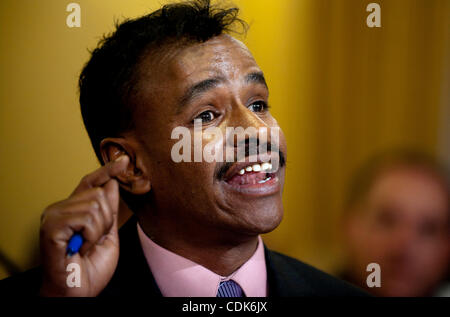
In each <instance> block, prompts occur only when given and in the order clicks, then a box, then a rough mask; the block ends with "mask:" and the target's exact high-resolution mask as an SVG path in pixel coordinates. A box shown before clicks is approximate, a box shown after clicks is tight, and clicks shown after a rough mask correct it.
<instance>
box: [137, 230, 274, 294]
mask: <svg viewBox="0 0 450 317" xmlns="http://www.w3.org/2000/svg"><path fill="white" fill-rule="evenodd" d="M137 230H138V234H139V240H140V242H141V246H142V249H143V251H144V255H145V258H146V259H147V263H148V266H149V267H150V270H151V271H152V274H153V277H154V278H155V281H156V284H158V287H159V289H160V291H161V293H162V295H163V296H166V297H216V295H217V290H218V288H219V284H220V282H222V281H227V280H230V279H231V280H233V281H235V282H236V283H238V284H239V286H241V288H242V290H243V291H244V293H245V296H247V297H266V296H267V270H266V261H265V257H264V246H263V242H262V239H261V237H259V236H258V247H257V248H256V251H255V253H254V254H253V255H252V257H251V258H250V259H249V260H248V261H247V262H245V263H244V264H243V265H242V266H241V267H240V268H239V269H237V270H236V271H235V272H233V273H232V274H231V275H229V276H220V275H218V274H216V273H214V272H212V271H210V270H208V269H207V268H205V267H204V266H201V265H200V264H197V263H195V262H192V261H191V260H188V259H186V258H184V257H182V256H180V255H178V254H175V253H173V252H171V251H169V250H167V249H164V248H163V247H161V246H159V245H157V244H156V243H155V242H153V241H152V240H151V239H150V238H149V237H148V236H147V235H146V234H145V233H144V231H143V230H142V229H141V227H140V226H139V224H138V225H137Z"/></svg>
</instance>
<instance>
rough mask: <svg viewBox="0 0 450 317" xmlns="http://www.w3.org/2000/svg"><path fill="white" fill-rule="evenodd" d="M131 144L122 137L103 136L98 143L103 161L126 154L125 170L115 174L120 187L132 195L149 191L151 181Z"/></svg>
mask: <svg viewBox="0 0 450 317" xmlns="http://www.w3.org/2000/svg"><path fill="white" fill-rule="evenodd" d="M135 148H136V146H133V144H131V143H130V142H129V140H126V139H124V138H105V139H103V140H102V141H101V143H100V152H101V154H102V159H103V162H105V164H106V163H108V162H112V161H114V160H116V159H117V158H119V157H120V156H122V155H127V156H128V157H129V158H130V160H129V163H128V167H127V169H126V172H125V173H123V174H122V175H119V176H117V180H118V181H119V183H120V187H122V188H123V189H125V190H126V191H127V192H130V193H131V194H134V195H143V194H146V193H148V192H149V191H150V189H151V183H150V179H149V178H148V176H147V173H146V169H145V166H144V165H143V162H142V160H140V159H139V158H138V157H137V155H136V151H135Z"/></svg>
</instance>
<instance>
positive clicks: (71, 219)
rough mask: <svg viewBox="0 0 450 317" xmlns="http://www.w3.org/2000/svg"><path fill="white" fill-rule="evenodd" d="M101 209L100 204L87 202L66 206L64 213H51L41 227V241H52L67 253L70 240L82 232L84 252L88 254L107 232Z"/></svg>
mask: <svg viewBox="0 0 450 317" xmlns="http://www.w3.org/2000/svg"><path fill="white" fill-rule="evenodd" d="M99 208H100V206H99V204H98V202H96V201H85V202H77V203H72V204H69V205H67V206H65V209H64V212H53V213H52V212H50V211H49V213H48V214H47V216H46V217H44V222H43V223H42V226H41V239H43V240H44V241H51V242H52V244H55V245H56V246H58V247H59V249H60V250H61V249H62V250H63V251H64V252H65V250H66V248H67V243H68V241H69V239H70V238H71V237H72V235H73V234H74V233H75V232H80V233H81V234H82V235H83V238H84V240H85V241H84V243H83V247H82V250H83V252H86V251H87V250H89V248H90V247H91V246H92V245H93V244H95V243H96V242H97V241H98V240H99V239H100V238H101V237H102V236H103V235H104V234H105V231H106V229H105V223H104V221H103V218H102V217H99V214H100V213H99ZM80 251H81V250H80Z"/></svg>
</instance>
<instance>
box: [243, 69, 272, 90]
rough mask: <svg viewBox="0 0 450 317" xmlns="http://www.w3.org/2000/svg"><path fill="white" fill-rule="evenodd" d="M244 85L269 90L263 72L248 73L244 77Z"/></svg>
mask: <svg viewBox="0 0 450 317" xmlns="http://www.w3.org/2000/svg"><path fill="white" fill-rule="evenodd" d="M245 83H247V84H261V85H264V86H265V87H266V88H267V89H269V86H267V83H266V79H265V78H264V74H263V72H254V73H250V74H248V75H247V76H245Z"/></svg>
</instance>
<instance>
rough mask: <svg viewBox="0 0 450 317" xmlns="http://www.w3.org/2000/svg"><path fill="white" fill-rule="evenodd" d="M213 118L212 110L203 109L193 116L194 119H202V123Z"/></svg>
mask: <svg viewBox="0 0 450 317" xmlns="http://www.w3.org/2000/svg"><path fill="white" fill-rule="evenodd" d="M214 118H215V114H214V112H212V111H203V112H202V113H200V114H199V115H198V116H197V117H195V119H194V121H195V120H202V123H207V122H210V121H212V120H214Z"/></svg>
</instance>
